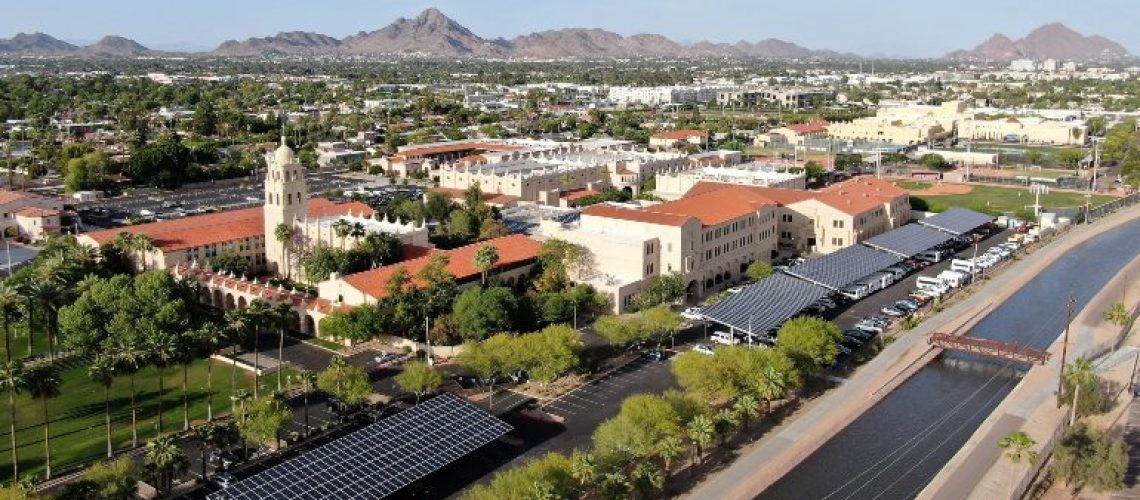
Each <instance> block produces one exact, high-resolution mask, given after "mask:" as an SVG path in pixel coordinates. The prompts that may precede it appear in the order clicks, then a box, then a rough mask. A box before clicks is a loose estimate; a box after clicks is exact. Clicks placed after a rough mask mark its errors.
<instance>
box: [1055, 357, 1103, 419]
mask: <svg viewBox="0 0 1140 500" xmlns="http://www.w3.org/2000/svg"><path fill="white" fill-rule="evenodd" d="M1078 392H1079V395H1078V394H1077V393H1078ZM1074 397H1078V398H1080V399H1079V400H1078V401H1077V402H1076V406H1077V412H1076V413H1077V416H1078V417H1083V416H1087V415H1094V414H1097V413H1100V412H1101V411H1103V410H1104V405H1105V395H1104V388H1103V387H1102V385H1101V381H1100V378H1099V377H1097V375H1096V368H1095V366H1094V365H1093V363H1092V361H1091V360H1089V359H1086V358H1078V359H1076V360H1073V361H1072V362H1070V363H1069V364H1068V365H1065V369H1064V370H1063V373H1062V375H1061V393H1060V394H1059V395H1058V398H1059V400H1060V403H1061V404H1065V405H1070V406H1071V405H1073V398H1074Z"/></svg>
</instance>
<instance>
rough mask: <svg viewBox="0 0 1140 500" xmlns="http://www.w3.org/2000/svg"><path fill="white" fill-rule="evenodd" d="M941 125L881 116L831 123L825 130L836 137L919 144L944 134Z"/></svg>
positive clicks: (944, 131)
mask: <svg viewBox="0 0 1140 500" xmlns="http://www.w3.org/2000/svg"><path fill="white" fill-rule="evenodd" d="M946 130H949V129H944V128H943V127H942V126H940V125H938V124H936V123H933V122H927V123H919V122H910V123H907V122H903V121H898V120H896V121H892V120H887V119H882V118H859V119H856V120H853V121H851V122H846V123H832V124H830V125H828V126H827V132H828V134H830V135H831V136H832V137H835V138H836V139H843V140H863V141H878V142H889V143H893V144H919V143H922V142H926V141H929V140H933V139H935V138H938V137H940V136H942V135H944V134H946Z"/></svg>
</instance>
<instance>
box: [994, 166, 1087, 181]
mask: <svg viewBox="0 0 1140 500" xmlns="http://www.w3.org/2000/svg"><path fill="white" fill-rule="evenodd" d="M998 170H1001V172H1002V173H1003V174H1006V175H1008V176H1010V177H1016V176H1019V175H1021V176H1025V177H1041V178H1043V179H1056V178H1058V177H1072V176H1075V175H1076V174H1075V173H1074V172H1073V170H1072V169H1061V168H1043V169H1041V170H1031V169H1028V168H1008V167H1002V168H1000V169H998ZM987 175H988V173H987Z"/></svg>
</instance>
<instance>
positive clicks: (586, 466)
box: [570, 452, 598, 491]
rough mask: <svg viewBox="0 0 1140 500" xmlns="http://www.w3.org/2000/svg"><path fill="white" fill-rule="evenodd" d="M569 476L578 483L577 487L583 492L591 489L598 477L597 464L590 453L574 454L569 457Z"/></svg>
mask: <svg viewBox="0 0 1140 500" xmlns="http://www.w3.org/2000/svg"><path fill="white" fill-rule="evenodd" d="M570 476H571V477H573V478H574V480H576V481H578V486H581V487H582V488H583V489H584V490H587V491H588V490H590V489H592V488H591V487H590V486H591V485H592V484H594V479H595V478H596V477H597V476H598V462H597V461H596V460H595V459H594V455H593V454H592V453H578V452H575V453H574V456H573V457H571V462H570Z"/></svg>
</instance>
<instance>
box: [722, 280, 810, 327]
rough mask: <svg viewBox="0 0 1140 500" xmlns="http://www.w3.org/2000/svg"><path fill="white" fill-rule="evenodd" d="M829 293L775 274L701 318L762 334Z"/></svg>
mask: <svg viewBox="0 0 1140 500" xmlns="http://www.w3.org/2000/svg"><path fill="white" fill-rule="evenodd" d="M830 293H831V290H828V289H827V288H824V287H822V286H819V285H815V284H812V283H809V282H807V281H803V280H800V279H796V278H793V277H791V276H788V275H786V274H780V273H775V274H773V275H771V276H769V277H767V278H764V279H762V280H760V281H757V282H756V283H753V284H751V285H748V286H747V287H744V290H741V291H740V293H736V294H732V295H729V296H728V297H727V298H725V299H724V300H722V301H720V302H717V303H716V304H713V305H711V306H709V307H706V308H705V309H704V310H703V311H702V312H701V314H702V315H703V316H704V317H705V318H706V319H708V320H710V321H714V322H717V323H720V324H722V325H725V326H728V327H731V328H733V329H736V330H739V331H742V332H748V333H752V332H756V333H758V334H762V333H764V332H766V331H767V330H768V329H770V328H775V327H777V326H779V325H780V323H783V322H784V321H786V320H787V319H788V318H791V317H792V316H795V315H796V314H798V313H799V312H800V311H802V310H803V309H804V308H805V307H807V306H810V305H811V304H812V303H813V302H815V301H817V300H819V299H820V298H822V297H824V296H826V295H828V294H830Z"/></svg>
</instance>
